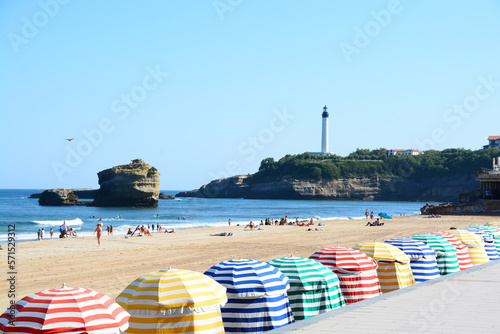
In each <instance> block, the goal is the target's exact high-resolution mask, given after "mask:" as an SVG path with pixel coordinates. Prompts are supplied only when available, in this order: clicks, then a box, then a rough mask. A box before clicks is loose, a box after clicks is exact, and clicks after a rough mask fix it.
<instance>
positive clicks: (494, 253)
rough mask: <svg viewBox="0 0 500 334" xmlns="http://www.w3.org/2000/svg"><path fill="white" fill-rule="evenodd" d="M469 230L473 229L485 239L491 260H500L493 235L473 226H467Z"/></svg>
mask: <svg viewBox="0 0 500 334" xmlns="http://www.w3.org/2000/svg"><path fill="white" fill-rule="evenodd" d="M465 229H466V230H467V231H471V232H472V233H475V234H477V235H479V236H480V237H481V238H483V241H484V250H485V251H486V254H487V255H488V258H489V259H490V261H496V260H500V256H498V252H497V249H496V247H495V243H494V240H493V237H492V236H491V235H489V234H487V233H485V232H483V231H481V230H479V229H477V228H473V227H467V228H465Z"/></svg>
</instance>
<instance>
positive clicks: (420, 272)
mask: <svg viewBox="0 0 500 334" xmlns="http://www.w3.org/2000/svg"><path fill="white" fill-rule="evenodd" d="M385 242H386V243H388V244H391V245H393V246H396V247H397V248H399V249H401V250H402V251H403V252H404V253H405V254H406V255H408V257H409V258H410V267H411V271H412V272H413V277H414V278H415V281H416V282H417V283H419V282H425V281H429V280H431V279H434V278H438V277H439V268H438V266H437V262H436V252H435V251H433V250H432V249H431V248H430V247H429V246H427V245H426V244H424V243H423V242H422V241H418V240H413V239H411V238H395V239H389V240H386V241H385Z"/></svg>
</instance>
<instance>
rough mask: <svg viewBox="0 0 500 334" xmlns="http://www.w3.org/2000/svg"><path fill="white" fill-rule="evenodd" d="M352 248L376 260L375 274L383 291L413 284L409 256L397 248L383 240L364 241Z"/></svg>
mask: <svg viewBox="0 0 500 334" xmlns="http://www.w3.org/2000/svg"><path fill="white" fill-rule="evenodd" d="M353 248H354V249H358V250H360V251H361V252H363V253H365V254H366V255H368V256H369V257H371V258H373V259H374V260H375V261H377V263H378V268H377V275H378V279H379V282H380V288H381V289H382V292H383V293H387V292H391V291H394V290H398V289H402V288H405V287H407V286H410V285H412V284H415V278H414V277H413V273H412V271H411V267H410V258H409V257H408V255H406V254H405V253H404V252H403V251H401V250H400V249H399V248H397V247H395V246H393V245H390V244H388V243H384V242H364V243H361V244H358V245H356V246H355V247H353Z"/></svg>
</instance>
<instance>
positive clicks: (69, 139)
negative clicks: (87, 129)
mask: <svg viewBox="0 0 500 334" xmlns="http://www.w3.org/2000/svg"><path fill="white" fill-rule="evenodd" d="M73 139H75V138H68V139H64V140H67V141H72V140H73Z"/></svg>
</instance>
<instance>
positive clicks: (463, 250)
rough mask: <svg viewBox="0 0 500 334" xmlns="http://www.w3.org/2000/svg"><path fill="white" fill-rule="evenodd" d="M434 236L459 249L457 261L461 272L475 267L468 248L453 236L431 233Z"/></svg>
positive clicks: (443, 233)
mask: <svg viewBox="0 0 500 334" xmlns="http://www.w3.org/2000/svg"><path fill="white" fill-rule="evenodd" d="M431 234H432V235H436V236H439V237H442V238H443V239H445V240H446V241H448V242H449V243H450V244H452V245H453V247H455V248H456V249H457V260H458V265H459V266H460V270H465V269H470V268H472V267H473V266H474V265H473V264H472V261H471V259H470V256H469V252H468V249H469V248H468V247H467V246H466V245H465V244H464V243H463V242H461V241H460V240H458V238H457V237H456V236H454V235H452V234H449V233H446V232H431Z"/></svg>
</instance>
